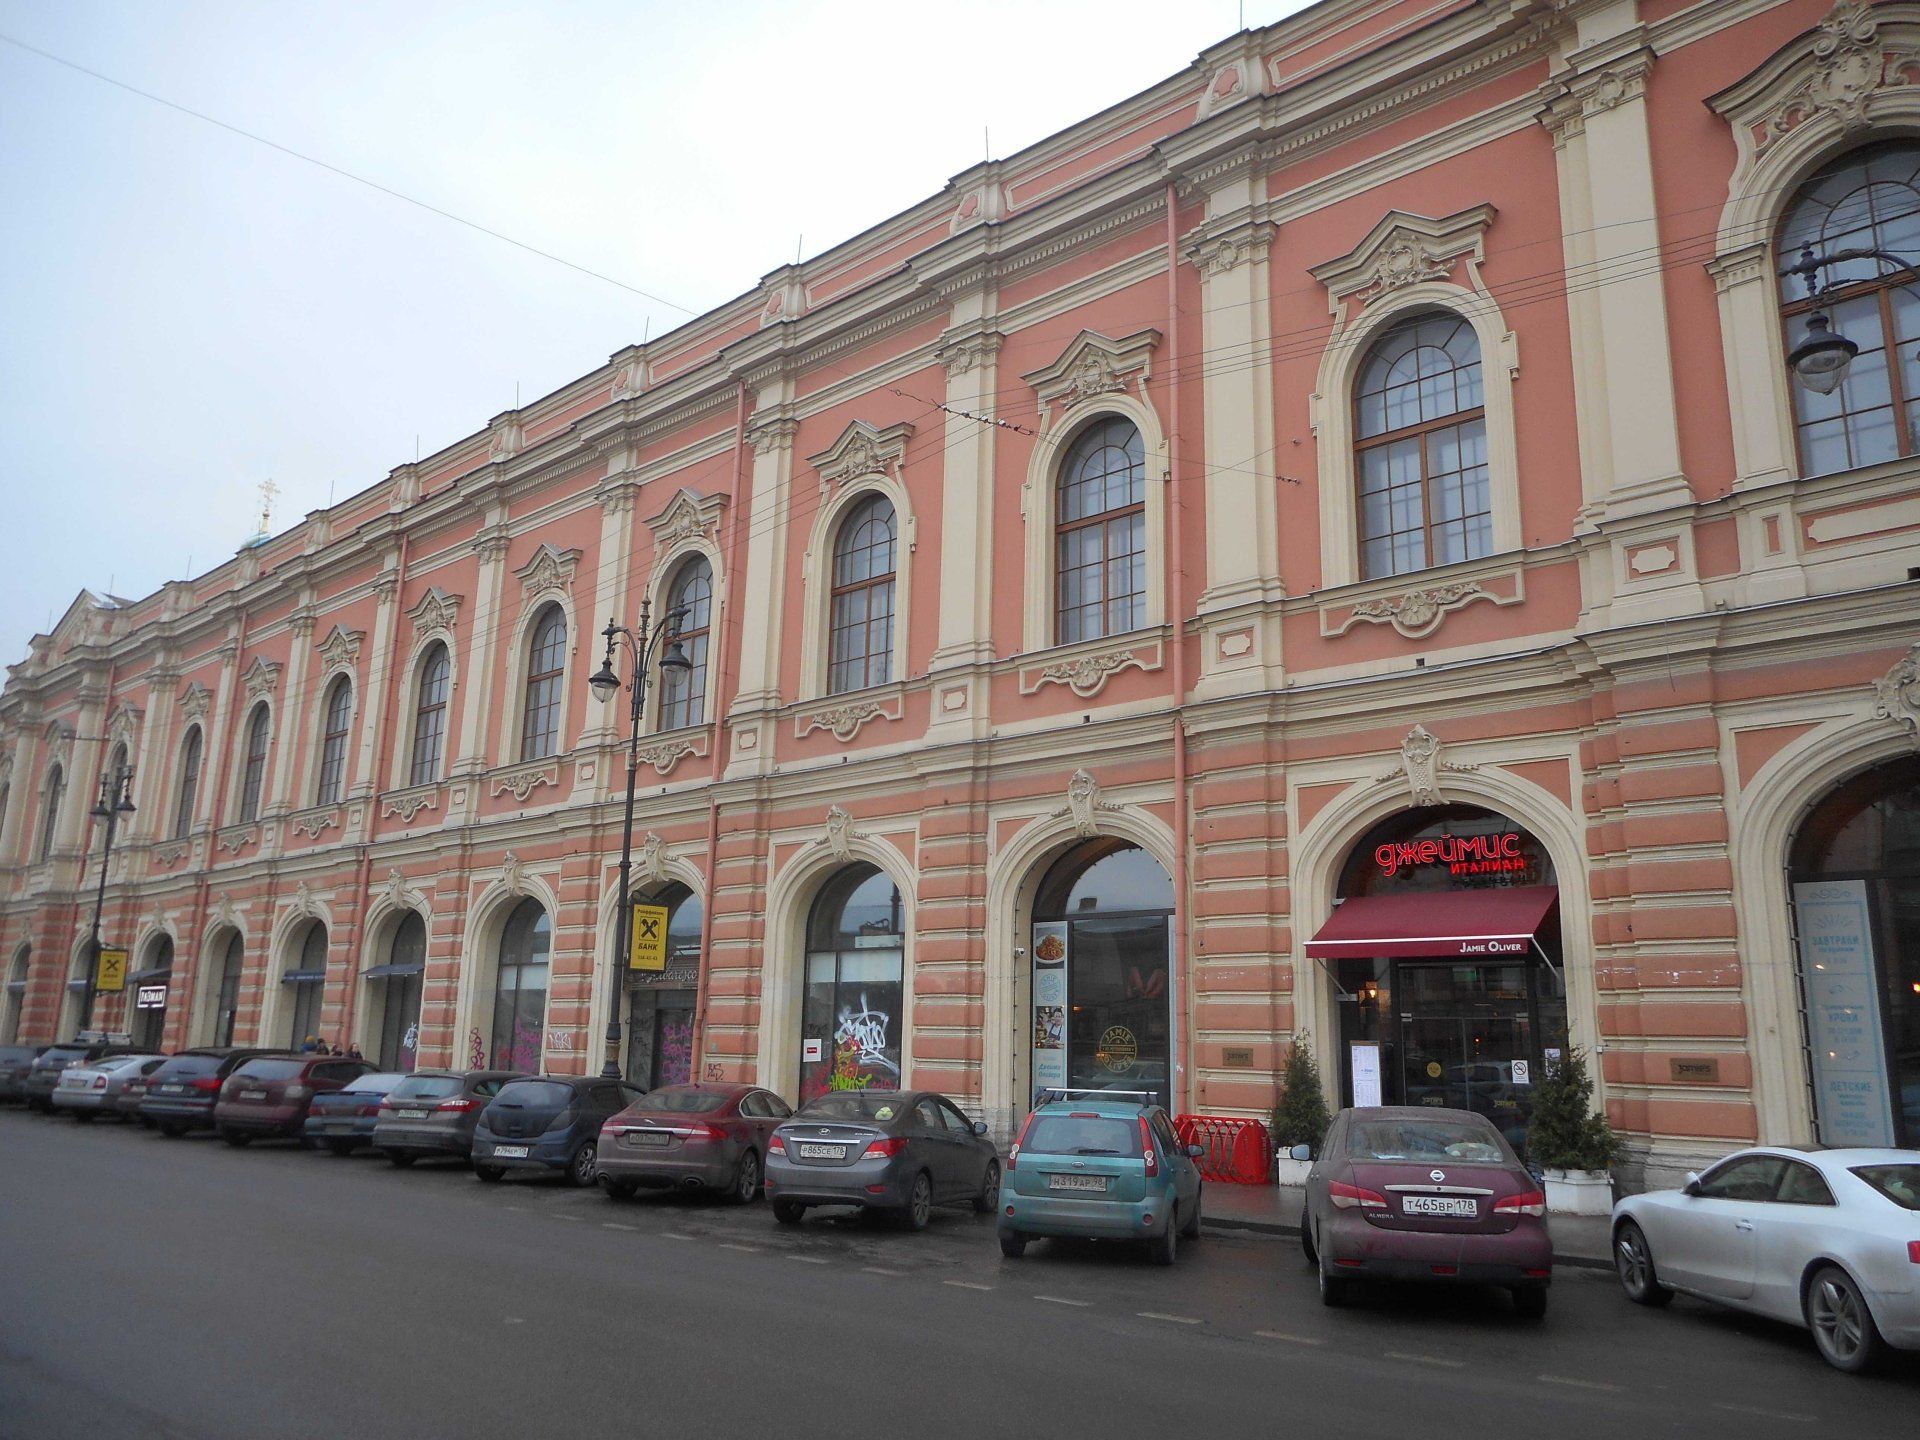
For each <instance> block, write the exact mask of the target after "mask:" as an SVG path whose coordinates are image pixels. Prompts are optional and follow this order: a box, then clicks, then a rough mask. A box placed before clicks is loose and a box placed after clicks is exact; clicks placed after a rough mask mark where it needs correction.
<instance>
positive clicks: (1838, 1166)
mask: <svg viewBox="0 0 1920 1440" xmlns="http://www.w3.org/2000/svg"><path fill="white" fill-rule="evenodd" d="M1613 1257H1614V1266H1615V1269H1616V1270H1617V1271H1618V1273H1619V1276H1620V1285H1621V1288H1622V1289H1624V1290H1625V1291H1626V1292H1627V1298H1628V1299H1629V1300H1632V1301H1634V1302H1635V1303H1636V1304H1639V1305H1665V1304H1666V1303H1667V1302H1668V1301H1670V1300H1671V1299H1673V1296H1674V1293H1675V1292H1676V1291H1678V1292H1680V1293H1683V1294H1687V1295H1696V1296H1698V1297H1699V1298H1701V1299H1703V1300H1712V1301H1714V1302H1715V1303H1717V1304H1721V1305H1726V1306H1730V1307H1731V1308H1733V1309H1736V1310H1748V1311H1752V1312H1753V1313H1755V1314H1757V1315H1766V1316H1770V1317H1771V1318H1773V1319H1775V1320H1784V1321H1786V1322H1787V1323H1788V1324H1789V1325H1799V1326H1803V1327H1804V1328H1806V1329H1808V1330H1811V1331H1812V1332H1813V1342H1814V1345H1815V1346H1816V1348H1818V1350H1819V1351H1820V1354H1821V1357H1822V1358H1823V1359H1825V1360H1826V1362H1827V1363H1828V1364H1829V1365H1832V1366H1833V1367H1834V1368H1835V1369H1838V1370H1846V1371H1851V1372H1855V1373H1858V1372H1860V1371H1864V1370H1870V1369H1872V1368H1873V1367H1874V1366H1875V1365H1876V1364H1878V1363H1879V1361H1880V1360H1881V1359H1882V1358H1884V1357H1885V1355H1886V1353H1887V1352H1888V1350H1889V1349H1899V1350H1920V1151H1916V1150H1864V1149H1863V1150H1821V1151H1813V1152H1801V1151H1795V1150H1780V1149H1773V1148H1758V1149H1750V1150H1741V1151H1738V1152H1736V1153H1735V1154H1732V1155H1729V1156H1728V1157H1727V1158H1726V1159H1724V1160H1722V1161H1721V1162H1720V1163H1719V1164H1718V1165H1715V1166H1714V1167H1713V1168H1712V1169H1711V1170H1708V1171H1707V1172H1706V1174H1704V1175H1693V1176H1689V1177H1688V1178H1687V1183H1686V1186H1685V1188H1684V1189H1680V1190H1651V1191H1648V1192H1646V1193H1645V1194H1641V1195H1630V1196H1628V1197H1627V1198H1626V1199H1624V1200H1622V1201H1621V1202H1620V1203H1619V1204H1617V1205H1615V1206H1614V1207H1613Z"/></svg>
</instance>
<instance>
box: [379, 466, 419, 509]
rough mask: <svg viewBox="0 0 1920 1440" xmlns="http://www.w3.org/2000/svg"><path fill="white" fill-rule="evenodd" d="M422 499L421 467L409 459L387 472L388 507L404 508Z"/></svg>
mask: <svg viewBox="0 0 1920 1440" xmlns="http://www.w3.org/2000/svg"><path fill="white" fill-rule="evenodd" d="M419 499H420V467H419V466H418V465H415V464H414V463H413V462H411V461H408V462H407V463H406V464H404V465H396V466H394V467H393V469H392V470H391V471H389V472H388V474H387V508H388V509H389V510H404V509H406V508H407V507H408V506H409V505H412V504H414V503H415V502H417V501H418V500H419Z"/></svg>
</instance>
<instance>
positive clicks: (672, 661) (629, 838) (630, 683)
mask: <svg viewBox="0 0 1920 1440" xmlns="http://www.w3.org/2000/svg"><path fill="white" fill-rule="evenodd" d="M651 612H652V602H651V601H648V600H642V601H641V602H640V624H639V627H638V628H637V629H629V628H628V627H626V626H625V625H616V624H614V623H613V621H612V620H611V619H609V620H608V621H607V628H606V629H605V630H603V631H601V632H600V633H601V634H602V635H604V636H605V637H606V640H607V657H606V659H605V660H604V661H603V662H602V663H601V666H600V668H599V669H598V670H596V671H595V672H594V673H593V677H592V678H591V679H590V680H588V681H587V683H588V684H589V685H590V686H592V687H593V693H594V695H595V696H596V697H597V698H598V699H599V700H600V701H601V703H602V704H605V703H606V702H608V701H610V700H612V699H613V697H614V696H615V695H617V694H619V693H620V690H621V687H622V685H623V683H624V685H625V688H626V689H627V690H629V691H630V692H631V693H632V696H633V700H632V704H631V706H630V707H629V714H628V734H627V814H626V820H625V822H624V824H623V826H622V829H621V832H620V909H619V916H620V918H619V920H618V921H617V922H616V923H617V927H618V931H617V933H618V937H619V938H618V942H617V944H616V946H615V949H614V954H613V964H612V966H611V967H610V969H611V970H612V972H613V973H612V976H611V978H610V979H609V980H608V982H607V1060H606V1064H604V1065H603V1066H601V1068H600V1075H601V1078H603V1079H606V1080H618V1079H619V1078H620V988H621V987H620V980H621V974H622V972H623V971H624V970H625V968H626V960H627V945H628V942H629V935H630V931H631V928H632V925H633V906H632V898H631V893H630V890H629V881H630V880H631V878H632V874H633V797H634V787H635V784H636V782H637V781H638V779H639V770H640V717H641V713H642V712H643V711H644V710H645V709H646V704H647V667H648V665H649V664H651V663H652V661H653V658H654V651H655V650H656V649H658V648H659V645H660V643H661V641H662V640H665V641H666V647H667V648H666V652H665V653H664V654H662V655H661V656H660V659H659V663H660V669H661V670H662V671H663V672H664V671H667V670H680V671H687V670H691V669H692V668H693V662H692V661H690V660H689V659H687V653H686V651H685V650H683V649H682V648H681V646H680V620H681V617H682V616H683V615H684V614H685V613H686V611H685V608H684V607H682V608H681V609H677V610H669V611H668V612H667V613H666V614H665V615H664V616H662V617H661V620H660V624H659V625H658V626H653V625H652V624H651ZM616 640H619V641H624V642H625V644H626V648H627V656H628V658H629V660H630V661H631V662H632V665H633V673H632V674H631V675H629V676H628V678H627V679H626V680H625V681H624V682H622V680H621V679H620V677H619V675H617V674H616V673H615V672H614V668H613V647H614V642H615V641H616Z"/></svg>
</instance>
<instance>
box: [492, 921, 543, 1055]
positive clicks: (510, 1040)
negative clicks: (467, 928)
mask: <svg viewBox="0 0 1920 1440" xmlns="http://www.w3.org/2000/svg"><path fill="white" fill-rule="evenodd" d="M552 949H553V922H552V921H551V920H550V919H548V918H547V912H546V910H545V909H543V908H542V907H541V904H540V902H539V901H538V900H522V901H521V902H520V903H519V905H517V906H516V907H514V911H513V914H511V915H509V916H508V917H507V926H506V929H505V930H503V931H502V932H501V934H500V965H499V970H498V973H497V974H496V976H495V979H494V987H493V1046H492V1051H491V1053H492V1057H493V1058H492V1061H491V1063H492V1065H493V1066H494V1068H496V1069H500V1070H520V1071H524V1072H525V1073H527V1074H529V1075H534V1074H538V1073H539V1071H540V1055H541V1050H542V1047H543V1046H544V1044H545V1041H546V1032H547V973H548V965H547V962H548V959H549V956H550V954H551V952H552Z"/></svg>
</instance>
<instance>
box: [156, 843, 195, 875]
mask: <svg viewBox="0 0 1920 1440" xmlns="http://www.w3.org/2000/svg"><path fill="white" fill-rule="evenodd" d="M191 849H193V846H192V845H191V844H190V843H189V842H187V841H185V840H180V841H176V842H175V843H173V844H171V845H156V846H154V847H153V863H154V864H155V865H157V866H159V867H160V868H161V869H162V870H170V869H172V868H173V867H174V866H175V865H178V864H179V863H180V862H181V861H182V860H184V859H186V858H187V852H188V851H189V850H191Z"/></svg>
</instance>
